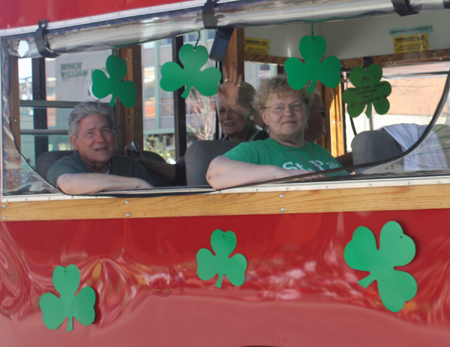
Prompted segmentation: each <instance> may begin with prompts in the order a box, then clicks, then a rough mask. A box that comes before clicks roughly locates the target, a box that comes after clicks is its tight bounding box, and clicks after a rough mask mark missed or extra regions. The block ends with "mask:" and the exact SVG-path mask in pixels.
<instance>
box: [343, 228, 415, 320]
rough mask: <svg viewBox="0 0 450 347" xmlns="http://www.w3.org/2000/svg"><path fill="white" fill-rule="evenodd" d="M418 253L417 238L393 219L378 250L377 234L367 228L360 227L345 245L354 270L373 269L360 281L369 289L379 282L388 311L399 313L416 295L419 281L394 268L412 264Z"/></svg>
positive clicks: (348, 259) (382, 230)
mask: <svg viewBox="0 0 450 347" xmlns="http://www.w3.org/2000/svg"><path fill="white" fill-rule="evenodd" d="M415 254H416V246H415V244H414V241H413V240H412V239H411V238H410V237H409V236H406V235H405V234H403V230H402V227H401V226H400V225H399V224H398V223H397V222H393V221H391V222H388V223H386V224H385V225H384V226H383V228H382V229H381V234H380V249H377V242H376V240H375V236H374V235H373V233H372V232H371V231H370V230H369V229H368V228H366V227H359V228H357V229H356V230H355V232H354V234H353V239H352V240H351V241H350V242H349V243H348V244H347V246H346V247H345V251H344V258H345V261H346V262H347V265H348V266H350V267H351V268H352V269H355V270H360V271H370V275H369V276H367V277H366V278H364V279H362V280H360V281H359V282H358V283H359V284H360V285H362V286H363V287H364V288H367V286H368V285H369V284H370V283H372V282H373V281H377V282H378V292H379V293H380V298H381V301H382V302H383V304H384V306H386V308H387V309H388V310H389V311H392V312H398V311H400V310H401V309H402V308H403V306H404V305H405V302H406V301H408V300H411V299H412V298H414V296H415V295H416V293H417V282H416V280H415V279H414V277H413V276H412V275H411V274H409V273H407V272H404V271H398V270H395V269H394V267H396V266H404V265H407V264H409V263H410V262H411V261H412V260H413V258H414V256H415Z"/></svg>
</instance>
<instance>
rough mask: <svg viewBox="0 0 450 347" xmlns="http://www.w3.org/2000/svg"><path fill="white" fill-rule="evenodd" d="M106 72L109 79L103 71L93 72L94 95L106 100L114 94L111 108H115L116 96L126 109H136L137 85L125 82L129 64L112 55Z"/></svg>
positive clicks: (107, 60)
mask: <svg viewBox="0 0 450 347" xmlns="http://www.w3.org/2000/svg"><path fill="white" fill-rule="evenodd" d="M106 71H108V74H109V78H108V77H107V76H106V74H105V73H104V72H103V71H102V70H94V71H93V72H92V94H93V95H94V96H95V97H96V98H99V99H103V98H106V97H107V96H108V95H110V94H112V96H111V101H110V102H109V106H111V107H113V106H114V104H115V102H116V96H117V97H118V98H119V100H120V101H121V102H122V104H124V106H125V107H134V105H135V103H136V93H137V89H136V85H135V84H134V83H133V82H132V81H124V82H122V80H123V78H124V77H125V76H126V74H127V63H126V61H125V60H123V59H121V58H119V57H116V56H114V55H110V56H109V57H108V58H107V59H106Z"/></svg>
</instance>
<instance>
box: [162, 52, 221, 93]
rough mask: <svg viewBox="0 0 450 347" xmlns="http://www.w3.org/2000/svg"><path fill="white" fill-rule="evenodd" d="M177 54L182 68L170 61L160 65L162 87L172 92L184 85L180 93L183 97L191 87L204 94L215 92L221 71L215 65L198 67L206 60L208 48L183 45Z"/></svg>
mask: <svg viewBox="0 0 450 347" xmlns="http://www.w3.org/2000/svg"><path fill="white" fill-rule="evenodd" d="M178 56H179V58H180V61H181V62H182V63H183V66H184V69H183V68H182V67H181V66H180V65H178V64H177V63H174V62H172V61H171V62H167V63H165V64H164V65H163V66H162V67H161V76H162V78H161V82H160V85H161V88H162V89H164V90H165V91H168V92H173V91H174V90H177V89H180V88H181V87H182V86H184V85H186V89H185V90H184V93H183V94H182V95H181V96H182V97H183V98H187V97H188V95H189V93H190V91H191V88H192V87H195V88H196V89H197V90H198V92H199V93H200V94H202V95H205V96H212V95H214V94H216V93H217V89H218V87H219V82H220V79H221V78H222V73H221V72H220V71H219V70H218V69H216V68H215V67H208V68H206V69H204V70H203V71H200V68H201V67H202V66H203V65H205V64H206V63H207V61H208V50H207V49H206V48H205V47H204V46H197V47H194V46H192V45H189V44H188V45H184V46H182V47H181V48H180V52H179V53H178Z"/></svg>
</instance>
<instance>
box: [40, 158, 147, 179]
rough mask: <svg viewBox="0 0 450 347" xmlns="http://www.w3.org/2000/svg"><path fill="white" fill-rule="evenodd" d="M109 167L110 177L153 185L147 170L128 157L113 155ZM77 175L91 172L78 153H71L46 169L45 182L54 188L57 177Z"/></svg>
mask: <svg viewBox="0 0 450 347" xmlns="http://www.w3.org/2000/svg"><path fill="white" fill-rule="evenodd" d="M110 165H111V166H110V172H109V173H110V174H112V175H117V176H123V177H135V178H140V179H143V180H144V181H147V182H149V183H150V184H153V182H152V179H151V178H150V176H149V174H148V172H147V170H145V168H144V167H143V166H142V165H141V164H139V163H137V162H135V161H134V160H133V159H131V158H129V157H126V156H121V155H116V154H114V155H113V157H112V158H111V159H110ZM77 173H91V170H89V168H88V167H87V165H86V164H85V163H84V161H83V160H82V159H81V157H80V155H79V154H78V152H77V151H73V154H72V155H69V156H66V157H63V158H61V159H59V160H57V161H55V163H54V164H53V165H52V166H51V167H50V169H48V172H47V181H49V182H50V183H51V184H53V185H54V186H56V180H57V179H58V177H59V176H61V175H63V174H77Z"/></svg>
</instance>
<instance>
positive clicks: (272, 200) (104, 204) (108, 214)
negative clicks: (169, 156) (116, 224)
mask: <svg viewBox="0 0 450 347" xmlns="http://www.w3.org/2000/svg"><path fill="white" fill-rule="evenodd" d="M446 208H449V209H450V184H437V185H423V186H400V187H370V188H347V189H325V190H310V191H285V192H282V193H281V192H279V191H278V192H259V193H235V194H234V193H230V194H206V195H188V196H186V195H184V196H168V197H154V198H129V199H123V198H105V199H76V200H64V201H39V202H32V201H29V202H10V203H3V204H2V208H0V215H1V216H0V217H1V220H2V221H43V220H70V219H114V218H157V217H186V216H192V217H196V216H225V215H260V214H283V213H323V212H352V211H385V210H426V209H446ZM283 209H284V210H283Z"/></svg>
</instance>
